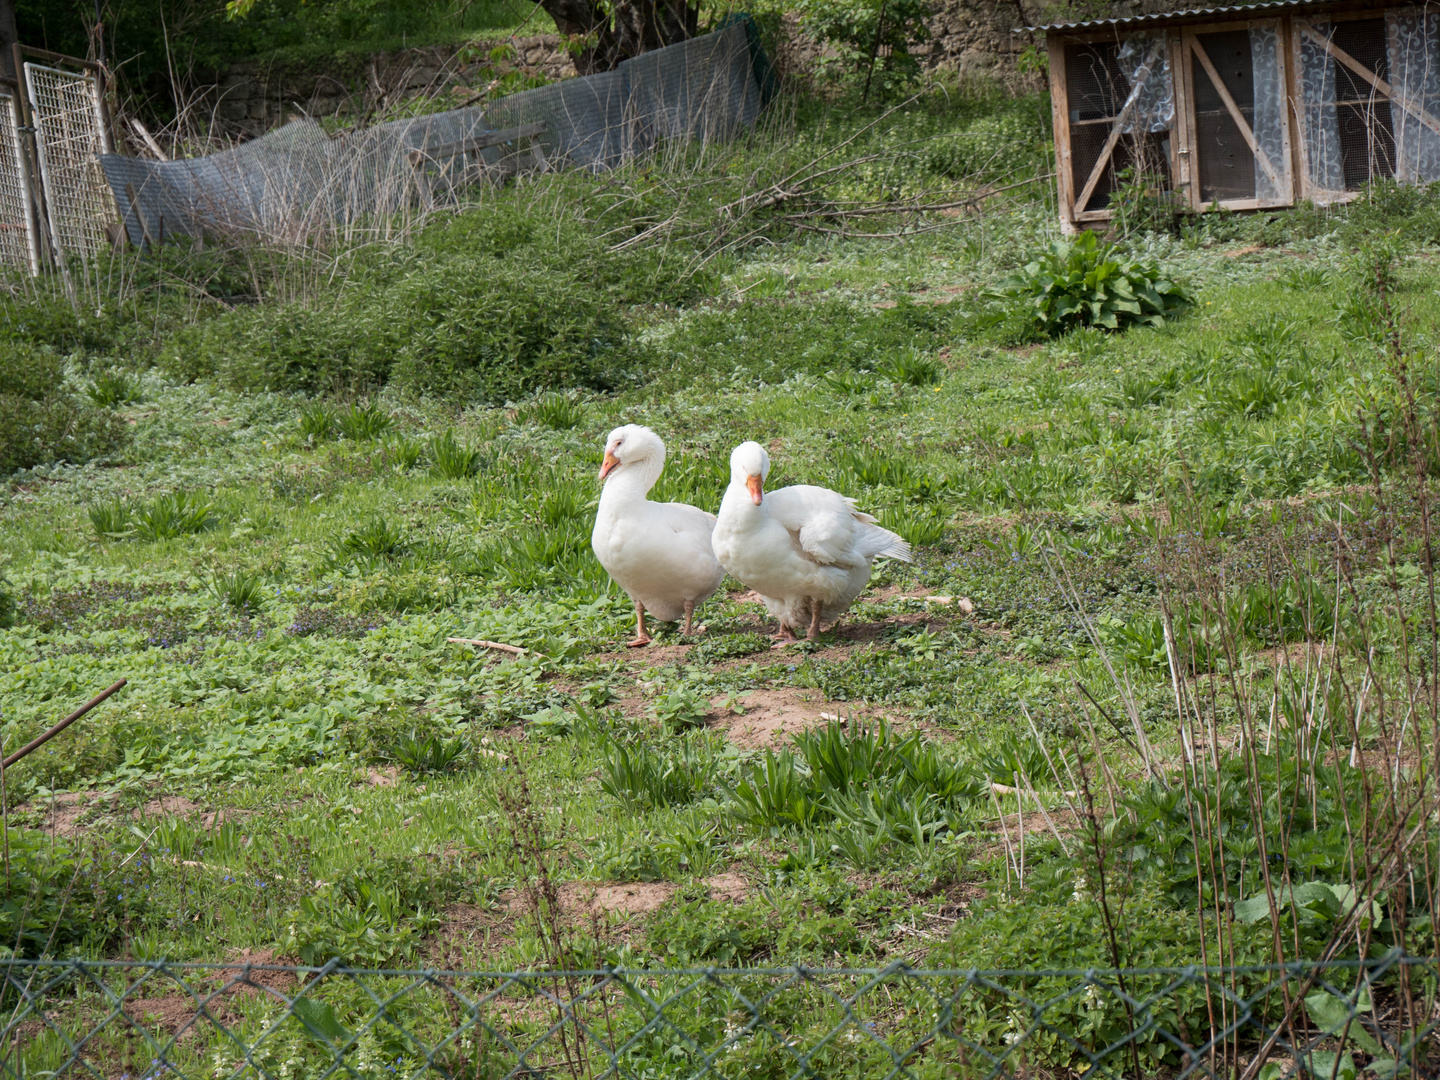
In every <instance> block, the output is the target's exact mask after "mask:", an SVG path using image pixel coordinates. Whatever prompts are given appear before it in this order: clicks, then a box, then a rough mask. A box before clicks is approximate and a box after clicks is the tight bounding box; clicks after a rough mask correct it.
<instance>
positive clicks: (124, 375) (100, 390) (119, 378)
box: [85, 371, 143, 409]
mask: <svg viewBox="0 0 1440 1080" xmlns="http://www.w3.org/2000/svg"><path fill="white" fill-rule="evenodd" d="M85 393H86V395H87V396H88V397H89V398H90V400H91V401H92V402H94V403H95V404H96V405H98V406H100V407H101V408H102V409H113V408H115V407H116V406H117V405H129V404H131V403H133V402H136V401H140V400H141V399H142V395H143V391H142V389H141V386H140V380H139V379H137V378H136V377H135V376H134V375H131V374H130V373H129V372H127V371H102V372H100V373H98V374H97V375H95V376H94V377H93V378H92V379H91V381H90V385H89V386H88V387H87V388H86V390H85Z"/></svg>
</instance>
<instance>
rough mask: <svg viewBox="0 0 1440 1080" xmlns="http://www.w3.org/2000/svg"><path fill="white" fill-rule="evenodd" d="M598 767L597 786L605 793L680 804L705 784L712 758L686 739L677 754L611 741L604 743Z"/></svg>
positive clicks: (701, 791) (647, 802) (634, 801)
mask: <svg viewBox="0 0 1440 1080" xmlns="http://www.w3.org/2000/svg"><path fill="white" fill-rule="evenodd" d="M601 768H602V770H603V771H602V773H601V776H600V788H601V790H602V791H604V792H605V793H606V794H607V795H612V796H614V797H615V798H617V799H620V800H621V801H623V802H627V803H632V804H636V805H639V806H644V807H661V806H682V805H684V804H686V803H690V802H694V801H695V800H696V799H698V798H699V797H700V796H701V795H703V794H704V793H705V791H706V790H707V789H708V788H709V786H710V784H711V782H712V780H711V774H712V770H713V761H712V759H711V758H710V757H709V756H708V755H704V754H700V753H698V752H697V751H696V749H695V747H694V746H693V744H691V743H689V742H686V743H684V744H682V746H681V748H680V752H679V753H678V754H665V753H661V752H659V751H656V750H652V749H651V748H649V747H647V746H645V745H643V744H641V745H637V746H633V747H627V746H625V745H624V744H622V743H619V742H615V743H611V744H610V745H609V746H608V747H606V749H605V752H604V757H603V758H602V759H601Z"/></svg>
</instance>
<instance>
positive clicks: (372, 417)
mask: <svg viewBox="0 0 1440 1080" xmlns="http://www.w3.org/2000/svg"><path fill="white" fill-rule="evenodd" d="M394 423H395V420H394V418H393V417H391V415H390V414H389V413H387V412H386V411H385V410H384V409H382V408H381V407H380V403H379V402H378V401H369V402H366V403H365V404H364V405H359V404H355V403H353V402H352V403H351V405H350V406H349V408H347V409H345V410H344V411H343V412H341V413H340V415H339V416H337V417H336V418H335V426H336V427H337V428H338V429H339V431H340V434H342V435H344V436H345V437H346V438H347V439H350V440H352V441H354V442H372V441H374V440H375V439H378V438H381V437H382V436H383V435H384V434H385V433H386V432H387V431H389V430H390V428H391V426H392V425H393V424H394Z"/></svg>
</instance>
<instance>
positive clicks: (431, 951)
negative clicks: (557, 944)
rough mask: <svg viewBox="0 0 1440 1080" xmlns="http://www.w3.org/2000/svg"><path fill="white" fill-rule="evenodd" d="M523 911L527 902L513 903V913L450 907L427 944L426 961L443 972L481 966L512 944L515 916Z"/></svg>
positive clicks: (471, 905)
mask: <svg viewBox="0 0 1440 1080" xmlns="http://www.w3.org/2000/svg"><path fill="white" fill-rule="evenodd" d="M523 910H524V900H523V898H521V899H520V901H519V902H518V904H517V903H516V901H515V900H513V899H512V901H511V906H510V909H503V910H500V911H496V910H493V909H490V908H483V907H480V906H479V905H478V904H450V905H449V906H448V907H446V908H445V910H444V912H443V915H442V919H441V922H440V925H439V927H438V928H437V929H436V931H435V933H434V934H433V935H432V936H431V937H430V938H429V940H427V941H426V942H425V958H426V960H428V961H429V962H430V963H431V964H432V965H433V966H435V967H440V968H454V969H460V968H470V967H475V966H477V960H478V961H483V959H484V958H485V957H489V956H493V955H495V954H497V953H499V952H501V951H503V950H504V949H505V948H506V947H507V946H508V945H510V944H511V942H512V941H513V935H512V934H511V932H510V928H511V924H512V923H513V922H514V914H513V913H514V912H520V911H523ZM480 966H483V963H482V964H481V965H480Z"/></svg>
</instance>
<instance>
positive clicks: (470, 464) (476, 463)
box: [430, 428, 484, 480]
mask: <svg viewBox="0 0 1440 1080" xmlns="http://www.w3.org/2000/svg"><path fill="white" fill-rule="evenodd" d="M483 462H484V457H483V455H482V454H481V452H480V450H479V449H478V448H477V447H473V446H469V445H467V444H465V443H462V442H460V440H459V439H458V438H456V436H455V429H454V428H446V429H445V433H444V434H443V435H437V436H435V437H434V438H432V439H431V440H430V473H431V475H433V476H436V477H438V478H439V479H441V480H467V479H469V478H470V477H472V476H474V475H475V474H476V473H478V472H479V471H480V467H481V465H482V464H483Z"/></svg>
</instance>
